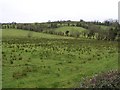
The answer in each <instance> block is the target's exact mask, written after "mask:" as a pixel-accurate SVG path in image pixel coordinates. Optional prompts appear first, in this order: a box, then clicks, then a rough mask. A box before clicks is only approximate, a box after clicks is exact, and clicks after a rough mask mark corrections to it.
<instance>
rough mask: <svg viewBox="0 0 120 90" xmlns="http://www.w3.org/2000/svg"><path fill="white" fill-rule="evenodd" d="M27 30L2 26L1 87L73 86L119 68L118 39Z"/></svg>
mask: <svg viewBox="0 0 120 90" xmlns="http://www.w3.org/2000/svg"><path fill="white" fill-rule="evenodd" d="M28 33H29V32H28V31H24V30H15V29H14V30H3V44H2V48H3V51H2V57H3V60H2V65H3V83H2V84H3V88H72V87H77V86H79V82H80V81H81V80H82V78H85V77H92V76H94V75H95V74H98V73H101V72H106V71H109V70H111V69H112V70H114V69H117V68H118V58H117V57H118V53H117V42H109V41H97V40H81V39H75V38H70V37H63V36H57V35H49V34H44V33H37V32H32V37H31V38H28V36H27V35H28ZM11 81H12V82H11Z"/></svg>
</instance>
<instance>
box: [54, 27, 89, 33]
mask: <svg viewBox="0 0 120 90" xmlns="http://www.w3.org/2000/svg"><path fill="white" fill-rule="evenodd" d="M55 31H56V32H66V31H69V32H70V33H72V32H83V31H84V32H85V31H87V30H86V29H84V28H82V27H74V26H71V27H69V26H65V27H60V28H57V29H55Z"/></svg>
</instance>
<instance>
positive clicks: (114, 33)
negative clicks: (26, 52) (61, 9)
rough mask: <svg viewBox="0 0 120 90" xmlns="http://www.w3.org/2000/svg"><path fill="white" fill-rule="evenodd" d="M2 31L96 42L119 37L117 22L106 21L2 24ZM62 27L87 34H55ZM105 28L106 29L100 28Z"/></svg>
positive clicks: (119, 28)
mask: <svg viewBox="0 0 120 90" xmlns="http://www.w3.org/2000/svg"><path fill="white" fill-rule="evenodd" d="M1 25H2V29H23V30H30V31H36V32H44V33H49V34H57V35H62V36H63V35H65V36H71V37H76V38H78V37H80V36H81V35H82V37H86V38H90V39H91V38H92V39H98V40H112V41H113V40H118V39H119V37H120V25H119V23H118V22H117V21H112V20H106V21H104V22H99V21H93V22H86V21H84V20H80V21H70V20H67V21H54V22H51V21H48V22H46V23H16V22H12V23H2V24H1ZM63 26H72V27H82V28H85V29H87V30H88V31H87V32H81V33H79V32H75V33H70V32H69V30H67V31H65V32H64V33H63V32H55V29H56V28H59V27H63ZM101 27H107V28H105V29H104V28H101Z"/></svg>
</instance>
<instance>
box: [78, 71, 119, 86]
mask: <svg viewBox="0 0 120 90" xmlns="http://www.w3.org/2000/svg"><path fill="white" fill-rule="evenodd" d="M119 75H120V73H119V72H118V71H117V70H116V71H113V70H111V71H109V72H106V73H102V74H99V75H96V76H94V77H92V78H88V79H84V80H83V82H82V83H81V85H80V88H119V87H120V77H119Z"/></svg>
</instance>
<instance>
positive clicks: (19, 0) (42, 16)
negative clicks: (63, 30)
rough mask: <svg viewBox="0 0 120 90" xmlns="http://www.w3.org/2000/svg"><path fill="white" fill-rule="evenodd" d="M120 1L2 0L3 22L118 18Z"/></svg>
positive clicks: (0, 5)
mask: <svg viewBox="0 0 120 90" xmlns="http://www.w3.org/2000/svg"><path fill="white" fill-rule="evenodd" d="M118 1H119V0H1V1H0V8H1V12H2V14H1V15H0V17H2V19H1V20H2V22H12V21H16V22H42V21H48V20H52V21H54V20H61V19H63V20H64V19H65V20H67V19H71V20H79V19H84V20H104V19H109V18H115V19H117V17H118Z"/></svg>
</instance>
